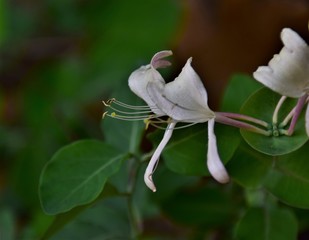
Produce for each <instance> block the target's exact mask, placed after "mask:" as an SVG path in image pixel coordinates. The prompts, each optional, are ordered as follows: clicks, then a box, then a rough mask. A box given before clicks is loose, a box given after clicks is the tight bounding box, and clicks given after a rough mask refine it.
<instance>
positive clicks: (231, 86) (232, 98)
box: [221, 74, 261, 112]
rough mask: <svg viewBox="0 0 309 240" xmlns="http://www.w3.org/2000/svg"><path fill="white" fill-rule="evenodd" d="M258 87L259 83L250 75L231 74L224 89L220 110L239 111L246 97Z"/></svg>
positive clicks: (259, 86)
mask: <svg viewBox="0 0 309 240" xmlns="http://www.w3.org/2000/svg"><path fill="white" fill-rule="evenodd" d="M259 88H261V84H260V83H259V82H258V81H255V80H254V79H253V78H252V77H250V76H248V75H243V74H235V75H233V76H232V78H231V79H230V80H229V83H228V85H227V87H226V89H225V93H224V96H223V99H222V106H221V111H229V112H239V110H240V108H241V106H242V105H243V103H244V102H245V101H246V99H247V98H248V97H249V96H250V95H251V94H252V92H254V91H256V90H258V89H259Z"/></svg>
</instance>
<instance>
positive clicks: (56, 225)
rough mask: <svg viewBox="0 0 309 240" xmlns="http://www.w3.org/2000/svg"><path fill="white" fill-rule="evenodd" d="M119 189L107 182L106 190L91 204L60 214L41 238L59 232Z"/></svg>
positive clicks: (42, 239) (46, 237) (47, 237)
mask: <svg viewBox="0 0 309 240" xmlns="http://www.w3.org/2000/svg"><path fill="white" fill-rule="evenodd" d="M117 194H118V192H117V190H116V189H115V188H114V187H113V186H112V185H110V184H106V186H105V187H104V191H103V192H102V193H101V194H100V195H99V196H98V198H97V199H96V200H95V201H94V202H91V203H89V204H86V205H83V206H78V207H76V208H73V209H72V210H70V211H69V212H66V213H60V214H58V215H57V216H56V217H55V219H54V221H53V222H52V224H51V225H50V226H49V228H48V229H47V230H46V231H45V233H44V235H43V237H42V238H41V240H44V239H50V237H51V236H53V235H54V234H56V233H57V232H59V231H60V230H61V229H62V228H64V227H65V226H66V225H67V224H68V223H69V222H71V221H72V220H73V219H75V218H76V217H77V216H78V215H79V214H81V213H82V212H83V211H85V210H86V209H88V208H89V207H91V206H93V205H94V204H95V203H97V202H99V201H100V200H102V199H105V198H107V197H110V196H114V195H117Z"/></svg>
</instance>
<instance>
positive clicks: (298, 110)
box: [287, 94, 308, 136]
mask: <svg viewBox="0 0 309 240" xmlns="http://www.w3.org/2000/svg"><path fill="white" fill-rule="evenodd" d="M307 97H308V95H307V94H305V95H304V96H302V97H301V98H299V99H298V101H297V104H296V107H295V111H294V115H293V118H292V121H291V124H290V127H289V129H288V132H287V134H288V136H291V135H292V134H293V133H294V130H295V126H296V123H297V120H298V118H299V115H300V114H301V111H302V109H303V107H304V105H305V103H306V100H307Z"/></svg>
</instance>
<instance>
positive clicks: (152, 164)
mask: <svg viewBox="0 0 309 240" xmlns="http://www.w3.org/2000/svg"><path fill="white" fill-rule="evenodd" d="M175 125H176V122H172V123H170V124H168V125H167V127H166V130H165V133H164V136H163V138H162V140H161V142H160V144H159V146H158V147H157V149H156V150H155V152H154V154H153V155H152V157H151V159H150V161H149V163H148V166H147V168H146V171H145V174H144V181H145V184H146V185H147V187H149V188H150V189H151V190H152V191H153V192H155V191H156V190H157V189H156V186H155V185H154V182H153V180H152V175H153V173H154V171H155V168H156V166H157V165H158V162H159V158H160V155H161V153H162V151H163V149H164V147H165V146H166V144H167V143H168V141H169V140H170V138H171V136H172V134H173V130H174V128H175Z"/></svg>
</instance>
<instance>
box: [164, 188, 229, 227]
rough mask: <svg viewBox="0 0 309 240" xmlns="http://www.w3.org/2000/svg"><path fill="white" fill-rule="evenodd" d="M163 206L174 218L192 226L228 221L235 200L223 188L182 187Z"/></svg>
mask: <svg viewBox="0 0 309 240" xmlns="http://www.w3.org/2000/svg"><path fill="white" fill-rule="evenodd" d="M162 208H163V211H164V213H165V214H167V215H168V216H169V217H170V218H172V219H173V220H175V221H177V222H179V223H182V224H188V225H191V226H195V227H196V226H212V227H213V226H215V225H220V224H223V223H224V222H228V220H229V218H230V217H231V213H232V211H233V202H232V201H231V200H230V199H229V198H228V196H227V195H225V194H223V191H222V189H219V188H214V187H207V188H206V187H205V188H197V189H182V190H181V191H178V192H176V193H174V194H173V195H172V196H171V197H170V198H169V199H167V200H165V202H163V203H162Z"/></svg>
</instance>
